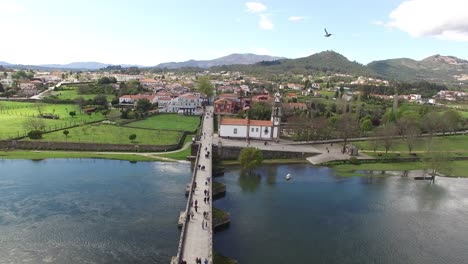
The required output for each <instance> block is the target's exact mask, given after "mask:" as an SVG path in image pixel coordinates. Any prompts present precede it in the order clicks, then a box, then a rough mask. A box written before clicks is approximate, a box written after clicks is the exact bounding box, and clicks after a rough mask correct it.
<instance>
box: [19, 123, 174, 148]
mask: <svg viewBox="0 0 468 264" xmlns="http://www.w3.org/2000/svg"><path fill="white" fill-rule="evenodd" d="M68 131H69V135H68V137H65V136H64V134H63V131H56V132H52V133H46V134H43V139H41V141H55V142H83V143H85V142H86V143H103V144H147V145H172V144H177V142H178V140H179V137H180V136H181V133H180V132H176V131H164V130H157V131H154V130H147V129H138V128H129V127H119V126H114V125H105V124H91V125H85V126H80V127H75V128H71V129H68ZM131 134H136V135H137V137H136V139H135V141H134V142H131V141H130V140H129V139H128V137H129V135H131ZM25 140H29V139H25Z"/></svg>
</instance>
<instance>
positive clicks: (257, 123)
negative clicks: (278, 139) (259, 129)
mask: <svg viewBox="0 0 468 264" xmlns="http://www.w3.org/2000/svg"><path fill="white" fill-rule="evenodd" d="M250 125H251V126H273V122H271V121H270V120H250Z"/></svg>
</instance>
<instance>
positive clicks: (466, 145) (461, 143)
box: [353, 135, 468, 155]
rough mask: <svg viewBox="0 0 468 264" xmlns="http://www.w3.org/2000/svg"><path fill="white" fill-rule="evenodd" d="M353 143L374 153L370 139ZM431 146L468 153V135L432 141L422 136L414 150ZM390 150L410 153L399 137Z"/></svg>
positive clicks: (380, 149) (439, 138)
mask: <svg viewBox="0 0 468 264" xmlns="http://www.w3.org/2000/svg"><path fill="white" fill-rule="evenodd" d="M353 144H355V145H357V146H358V147H359V149H360V151H365V152H366V154H369V155H374V153H373V149H372V146H371V143H370V141H358V142H353ZM431 146H437V147H439V148H442V149H443V150H444V151H447V152H451V153H457V152H458V153H468V135H457V136H443V137H433V138H432V141H429V138H420V139H419V140H418V141H417V143H416V145H415V146H414V149H413V152H416V153H418V152H424V151H427V150H428V148H430V147H431ZM377 151H378V152H382V151H385V149H384V148H383V147H382V146H379V147H378V148H377ZM390 151H391V152H401V154H406V153H408V146H407V144H406V143H405V141H404V140H400V139H399V140H396V143H395V144H394V146H393V147H392V148H391V149H390Z"/></svg>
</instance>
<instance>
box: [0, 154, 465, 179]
mask: <svg viewBox="0 0 468 264" xmlns="http://www.w3.org/2000/svg"><path fill="white" fill-rule="evenodd" d="M187 156H190V148H189V147H185V148H183V149H182V150H179V151H174V152H171V153H164V152H161V153H142V154H135V153H112V152H106V153H104V152H71V151H28V150H11V151H0V159H29V160H45V159H66V158H76V159H80V158H81V159H86V158H88V159H111V160H122V161H130V162H138V161H145V162H154V161H163V162H177V161H182V160H186V157H187ZM449 162H450V167H451V168H452V172H451V174H450V175H445V174H444V172H443V171H441V172H440V173H442V174H444V177H467V178H468V162H466V161H464V160H460V161H449ZM308 163H309V162H308V161H307V160H305V159H270V160H264V161H263V164H308ZM222 165H223V166H238V165H239V161H238V160H224V161H222ZM328 167H330V168H332V169H334V170H335V171H336V173H337V175H339V176H343V177H355V176H357V177H363V176H364V177H365V176H368V174H366V173H364V172H362V171H414V170H427V169H429V165H428V164H427V163H426V162H423V161H413V162H390V163H386V162H379V161H378V160H376V162H373V163H363V164H359V165H354V164H337V165H328Z"/></svg>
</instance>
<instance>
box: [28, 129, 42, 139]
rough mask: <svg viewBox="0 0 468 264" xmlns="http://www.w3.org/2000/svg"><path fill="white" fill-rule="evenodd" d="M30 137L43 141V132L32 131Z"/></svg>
mask: <svg viewBox="0 0 468 264" xmlns="http://www.w3.org/2000/svg"><path fill="white" fill-rule="evenodd" d="M28 137H29V138H30V139H41V138H42V131H40V130H31V131H29V133H28Z"/></svg>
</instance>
